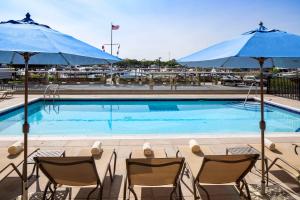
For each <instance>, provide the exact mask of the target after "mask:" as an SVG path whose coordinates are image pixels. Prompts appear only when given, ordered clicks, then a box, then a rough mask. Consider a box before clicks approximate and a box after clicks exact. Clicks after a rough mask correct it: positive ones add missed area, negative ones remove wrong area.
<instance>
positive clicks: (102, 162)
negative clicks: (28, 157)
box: [34, 149, 116, 199]
mask: <svg viewBox="0 0 300 200" xmlns="http://www.w3.org/2000/svg"><path fill="white" fill-rule="evenodd" d="M104 152H108V151H107V150H104ZM110 153H111V154H108V153H103V154H102V155H99V157H92V156H74V157H60V158H58V157H35V158H34V159H35V161H36V163H37V164H38V166H39V168H40V169H41V171H42V172H43V173H44V174H45V175H46V177H47V178H48V179H49V182H48V184H47V185H46V188H45V190H44V195H43V199H46V197H47V193H48V191H50V193H51V194H50V198H49V199H51V198H52V197H54V195H55V192H56V189H57V187H58V185H65V186H71V187H84V186H95V187H94V188H93V190H92V191H91V192H90V193H89V194H88V197H87V199H89V198H90V196H91V194H92V193H94V192H95V191H96V190H97V189H98V188H99V189H100V190H99V192H98V195H97V199H102V192H103V182H104V178H105V177H106V175H107V172H109V174H110V178H111V180H113V176H114V174H115V168H116V152H115V151H114V150H113V151H112V152H110ZM79 154H80V155H88V154H89V155H90V152H89V150H88V149H86V150H82V151H81V152H80V153H79ZM113 157H114V166H113V171H112V169H111V166H110V163H111V161H112V159H113ZM51 187H53V189H52V188H51Z"/></svg>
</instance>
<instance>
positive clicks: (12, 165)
mask: <svg viewBox="0 0 300 200" xmlns="http://www.w3.org/2000/svg"><path fill="white" fill-rule="evenodd" d="M9 167H12V168H13V170H11V171H10V172H9V173H8V174H7V175H6V176H4V177H3V178H2V179H1V180H3V179H5V178H6V177H7V176H8V175H10V174H11V173H12V172H13V171H15V172H16V173H17V174H18V176H19V177H20V178H22V174H21V172H20V171H19V170H18V168H17V166H16V165H15V164H13V163H9V164H8V165H6V166H5V167H4V168H3V169H2V170H1V171H0V174H1V173H2V172H4V171H5V170H6V169H7V168H9Z"/></svg>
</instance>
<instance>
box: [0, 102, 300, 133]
mask: <svg viewBox="0 0 300 200" xmlns="http://www.w3.org/2000/svg"><path fill="white" fill-rule="evenodd" d="M265 118H266V123H267V133H268V134H274V133H283V132H284V133H288V132H299V133H300V114H299V113H297V112H291V111H288V110H286V109H283V108H279V107H277V106H272V105H266V106H265ZM259 120H260V107H259V103H258V102H255V101H249V102H247V104H246V105H245V106H244V105H243V101H238V100H63V99H61V100H58V101H55V102H53V101H45V102H44V101H43V100H39V101H36V102H34V103H32V104H30V106H29V123H30V135H33V136H117V135H123V136H124V135H141V136H142V135H161V136H164V135H207V134H209V135H222V134H241V133H243V134H256V135H259V127H258V122H259ZM22 123H23V108H22V107H20V108H17V109H14V110H11V111H9V112H6V113H2V114H1V115H0V136H21V135H22V132H21V130H22Z"/></svg>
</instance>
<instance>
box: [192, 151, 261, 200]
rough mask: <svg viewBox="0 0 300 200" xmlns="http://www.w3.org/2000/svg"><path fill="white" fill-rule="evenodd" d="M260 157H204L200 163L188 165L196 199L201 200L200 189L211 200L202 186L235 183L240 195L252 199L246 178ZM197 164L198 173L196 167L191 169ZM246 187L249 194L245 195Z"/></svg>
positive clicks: (250, 155) (253, 155)
mask: <svg viewBox="0 0 300 200" xmlns="http://www.w3.org/2000/svg"><path fill="white" fill-rule="evenodd" d="M201 149H202V148H201ZM258 157H259V155H258V154H247V155H203V157H202V159H199V160H198V161H200V162H197V163H187V165H186V169H187V173H188V174H191V177H192V184H193V193H194V199H199V197H198V195H197V192H199V194H200V189H202V190H203V191H204V192H205V194H206V195H207V197H208V199H210V196H209V193H208V192H207V190H206V189H205V188H204V187H203V186H202V184H206V185H210V184H229V183H235V184H236V188H237V189H238V191H239V192H240V195H243V196H245V197H246V198H247V199H251V197H250V192H249V188H248V184H247V182H246V180H245V176H246V175H247V174H248V173H249V172H250V170H251V169H252V167H253V166H254V165H255V162H256V161H257V159H258ZM201 163H202V164H201ZM195 164H197V165H198V170H197V172H196V171H195V167H193V168H190V166H191V165H192V166H195ZM244 187H245V189H246V193H247V194H244V192H243V188H244Z"/></svg>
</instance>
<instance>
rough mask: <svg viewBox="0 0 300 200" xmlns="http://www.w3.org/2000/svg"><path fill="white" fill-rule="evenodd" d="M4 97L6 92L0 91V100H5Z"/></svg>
mask: <svg viewBox="0 0 300 200" xmlns="http://www.w3.org/2000/svg"><path fill="white" fill-rule="evenodd" d="M6 97H7V91H3V90H1V91H0V99H6Z"/></svg>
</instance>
